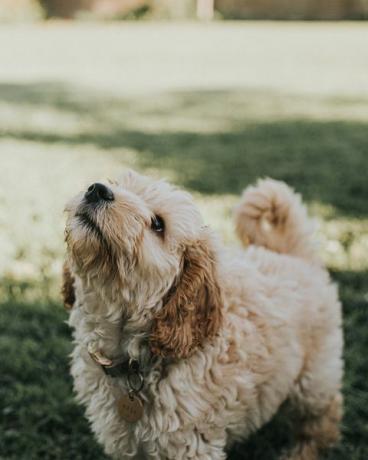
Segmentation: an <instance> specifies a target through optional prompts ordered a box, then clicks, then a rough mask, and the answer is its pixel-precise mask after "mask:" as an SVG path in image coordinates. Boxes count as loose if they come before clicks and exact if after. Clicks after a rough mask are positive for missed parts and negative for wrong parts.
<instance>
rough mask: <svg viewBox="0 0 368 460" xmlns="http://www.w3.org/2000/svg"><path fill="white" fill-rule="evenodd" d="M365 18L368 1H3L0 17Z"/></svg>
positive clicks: (0, 4) (1, 0) (1, 2)
mask: <svg viewBox="0 0 368 460" xmlns="http://www.w3.org/2000/svg"><path fill="white" fill-rule="evenodd" d="M36 10H38V14H39V15H42V16H43V17H45V18H53V17H56V18H68V19H73V18H76V17H81V16H86V17H88V16H91V17H96V18H103V19H140V18H145V17H148V18H172V19H183V18H194V17H196V16H197V17H199V18H202V19H211V18H212V17H214V16H216V15H217V16H218V17H222V18H224V19H366V18H368V0H0V17H1V16H2V17H3V18H4V17H5V18H6V17H7V16H8V17H9V18H12V16H15V17H20V18H22V17H23V16H26V15H27V14H28V13H29V12H32V11H33V12H35V11H36Z"/></svg>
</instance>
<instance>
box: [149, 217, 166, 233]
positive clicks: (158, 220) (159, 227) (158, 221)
mask: <svg viewBox="0 0 368 460" xmlns="http://www.w3.org/2000/svg"><path fill="white" fill-rule="evenodd" d="M151 229H152V230H153V231H154V232H156V233H159V234H163V233H164V231H165V222H164V220H163V218H162V217H160V216H153V217H152V220H151Z"/></svg>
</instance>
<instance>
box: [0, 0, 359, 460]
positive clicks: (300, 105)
mask: <svg viewBox="0 0 368 460" xmlns="http://www.w3.org/2000/svg"><path fill="white" fill-rule="evenodd" d="M367 17H368V1H367V0H319V1H317V0H293V1H291V0H258V1H257V0H215V1H213V0H198V1H195V0H181V1H177V0H146V1H145V0H40V1H36V0H0V356H1V358H0V459H1V460H5V459H6V460H23V459H24V460H30V459H31V460H33V459H60V460H61V459H62V460H68V459H73V460H78V459H81V460H82V459H83V460H102V459H104V458H105V457H104V455H103V454H102V451H101V450H100V448H99V447H98V446H97V444H96V442H95V440H94V438H93V436H92V435H91V434H90V430H89V427H88V425H87V422H86V421H85V420H84V418H83V411H82V409H81V408H80V407H79V406H77V405H76V403H75V402H74V399H73V393H72V382H71V378H70V377H69V373H68V372H69V371H68V360H69V358H68V355H69V353H70V351H71V339H70V331H69V329H68V327H67V325H66V324H65V320H66V319H67V314H66V313H65V312H64V310H63V308H62V305H61V299H60V295H59V290H60V273H61V266H62V261H63V255H64V252H65V246H64V241H63V228H64V216H63V207H64V204H65V202H66V201H67V200H68V199H69V198H70V197H71V196H72V195H74V194H75V193H77V192H78V191H79V190H81V189H84V188H85V187H87V186H88V185H89V184H90V183H91V182H94V181H96V180H98V179H101V178H106V177H111V178H114V177H116V176H117V175H119V174H120V173H121V172H123V171H124V170H126V169H127V168H133V169H137V170H139V171H141V172H143V173H147V174H151V175H153V176H155V177H160V178H161V177H165V178H167V179H168V180H170V181H173V182H175V183H176V184H178V185H179V186H181V187H185V188H186V189H188V190H189V191H191V192H192V193H193V194H194V195H195V198H196V201H197V203H198V204H199V206H200V209H201V211H202V213H203V215H204V218H205V220H206V222H207V223H208V224H210V225H211V226H212V227H213V228H214V229H216V231H218V232H219V233H220V234H221V236H222V237H223V239H224V240H225V242H226V243H228V244H234V245H236V244H238V243H237V241H236V239H235V237H234V231H233V226H232V221H231V210H232V208H233V206H234V204H235V203H236V202H237V199H238V196H239V194H240V193H241V191H242V189H243V188H244V187H245V186H246V185H248V184H249V183H251V182H254V181H255V180H256V179H257V178H259V177H265V176H272V177H274V178H277V179H281V180H285V181H286V182H288V183H289V184H290V185H291V186H293V187H294V188H295V189H296V190H297V191H298V192H300V193H302V194H303V197H304V199H305V200H306V202H307V204H308V207H309V209H310V212H311V213H312V214H313V215H314V216H315V217H316V219H317V220H318V222H319V238H320V241H321V246H320V247H321V253H322V255H323V258H324V260H325V262H326V264H327V266H328V268H329V269H330V271H331V274H332V277H333V278H334V279H335V280H336V281H337V282H338V283H339V286H340V293H341V297H342V300H343V304H344V332H345V337H346V352H345V359H346V378H345V382H344V392H345V397H346V410H345V418H344V423H343V438H342V441H341V443H340V445H339V446H337V447H336V449H334V450H333V451H332V452H331V453H329V454H327V456H326V458H328V459H330V460H366V459H367V458H368V383H367V375H368V362H367V353H368V333H367V306H368V279H367V274H368V205H367V199H368V180H367V169H368V131H367V128H368V29H367V23H366V22H364V19H365V18H367ZM287 424H288V419H287V417H286V418H285V417H283V416H282V414H281V415H278V416H277V417H276V419H275V420H273V421H272V422H271V424H269V425H268V426H267V427H265V429H263V430H262V431H261V432H260V433H259V434H257V435H256V436H254V437H252V438H251V439H250V440H249V441H248V442H247V443H244V444H242V445H238V446H236V447H235V448H234V449H233V450H232V451H231V452H230V453H229V459H232V460H240V459H245V458H246V459H247V460H253V459H254V460H255V459H257V460H275V459H276V458H278V455H279V453H280V451H281V450H282V448H283V447H285V446H286V445H287V444H288V443H289V442H290V439H288V435H287V433H288V430H287Z"/></svg>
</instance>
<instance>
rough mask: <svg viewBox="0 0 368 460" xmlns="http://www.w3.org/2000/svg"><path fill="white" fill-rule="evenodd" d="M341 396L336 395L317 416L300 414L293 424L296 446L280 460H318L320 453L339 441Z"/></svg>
mask: <svg viewBox="0 0 368 460" xmlns="http://www.w3.org/2000/svg"><path fill="white" fill-rule="evenodd" d="M341 416H342V396H341V394H340V393H337V394H336V395H335V396H334V397H333V398H332V400H331V401H330V403H329V404H328V405H327V406H326V407H325V408H324V409H321V411H320V413H319V414H314V415H312V414H305V415H304V416H302V415H301V414H300V416H299V420H297V423H296V424H295V426H296V427H297V428H296V436H297V439H296V446H295V447H294V449H293V450H292V451H291V452H290V453H288V454H286V455H284V456H283V457H282V460H318V458H319V454H320V452H323V451H324V450H326V449H328V448H330V447H332V446H333V445H334V444H336V442H337V441H338V440H339V437H340V429H339V424H340V421H341Z"/></svg>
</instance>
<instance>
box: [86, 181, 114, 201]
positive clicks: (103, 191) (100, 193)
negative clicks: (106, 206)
mask: <svg viewBox="0 0 368 460" xmlns="http://www.w3.org/2000/svg"><path fill="white" fill-rule="evenodd" d="M84 197H85V199H86V200H87V201H88V203H97V202H98V201H113V200H114V194H113V193H112V191H111V190H110V189H109V188H108V187H106V185H103V184H99V183H98V182H96V183H95V184H92V185H91V186H90V187H88V190H87V191H86V193H85V194H84Z"/></svg>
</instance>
